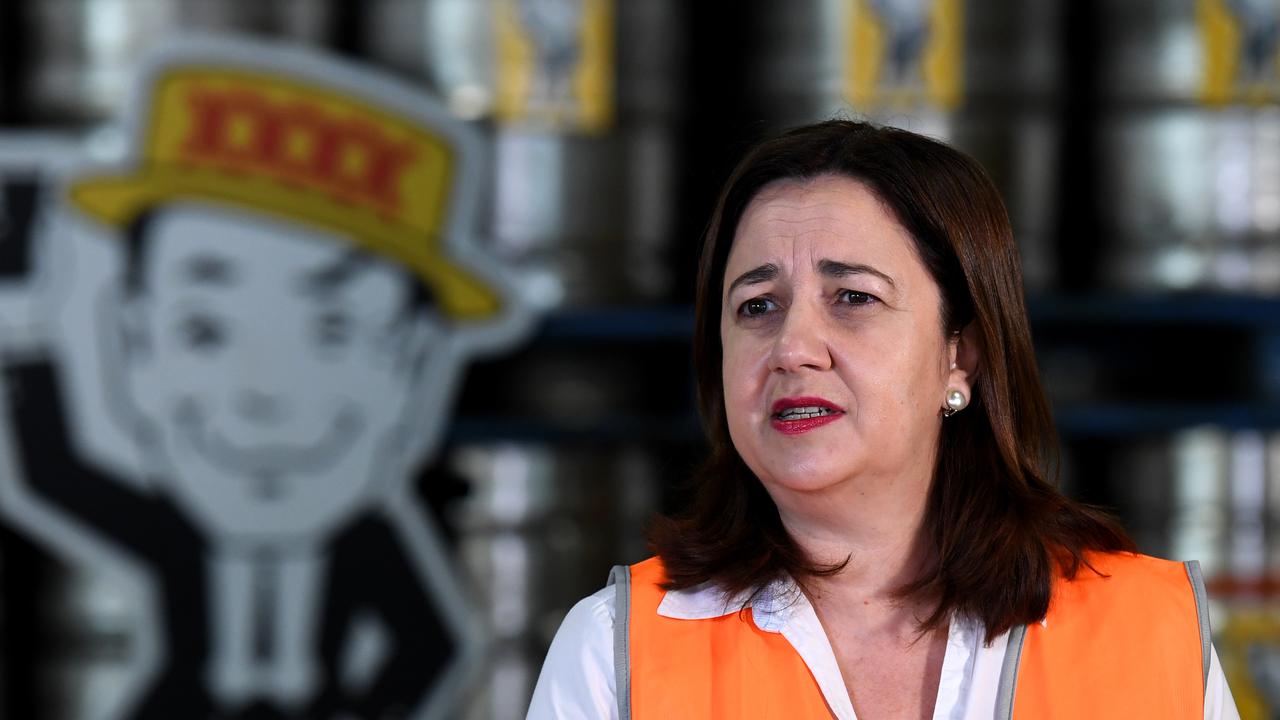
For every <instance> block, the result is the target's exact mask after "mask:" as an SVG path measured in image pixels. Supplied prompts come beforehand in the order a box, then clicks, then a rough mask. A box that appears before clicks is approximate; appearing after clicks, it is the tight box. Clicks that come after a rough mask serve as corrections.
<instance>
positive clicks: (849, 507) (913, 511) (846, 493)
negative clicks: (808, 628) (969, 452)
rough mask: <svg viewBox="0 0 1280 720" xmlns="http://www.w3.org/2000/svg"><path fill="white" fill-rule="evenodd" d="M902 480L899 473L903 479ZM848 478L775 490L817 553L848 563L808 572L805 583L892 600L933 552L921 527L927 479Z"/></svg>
mask: <svg viewBox="0 0 1280 720" xmlns="http://www.w3.org/2000/svg"><path fill="white" fill-rule="evenodd" d="M899 482H900V481H899ZM893 485H894V483H893V482H880V481H866V480H863V481H858V480H850V481H848V482H846V483H842V484H840V485H837V486H833V487H830V488H826V489H824V490H821V491H817V492H806V493H789V494H787V495H786V496H785V497H775V498H774V501H775V502H776V503H777V505H778V512H779V515H780V517H781V519H782V524H783V527H785V528H786V530H787V533H788V534H789V535H790V536H791V538H792V540H794V541H795V543H796V544H797V545H798V546H799V547H800V549H801V550H803V551H804V553H805V555H806V556H807V557H808V558H809V559H810V560H812V561H814V562H817V563H820V564H824V565H834V564H839V563H842V562H844V561H845V559H846V558H848V560H849V561H848V563H847V564H846V565H845V567H844V568H843V569H842V570H841V571H840V572H838V573H836V574H834V575H830V576H826V577H814V578H808V579H806V580H805V586H806V589H807V590H808V591H810V592H816V593H821V594H835V595H838V596H841V597H845V598H850V599H853V598H856V599H859V600H863V601H866V600H892V599H896V597H897V590H898V589H900V588H901V587H902V586H903V585H905V584H907V583H909V582H911V581H912V580H915V579H916V578H918V577H919V576H920V574H921V573H922V572H923V571H924V570H925V569H926V568H927V567H929V565H931V564H932V563H933V562H934V561H935V560H936V558H935V557H934V550H933V548H932V544H931V542H930V541H929V538H928V535H927V532H926V529H925V527H924V515H925V511H926V507H927V501H928V488H929V483H928V482H927V481H924V482H914V483H910V485H909V488H910V489H907V488H904V487H901V486H899V487H893Z"/></svg>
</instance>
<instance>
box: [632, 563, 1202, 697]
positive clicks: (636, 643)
mask: <svg viewBox="0 0 1280 720" xmlns="http://www.w3.org/2000/svg"><path fill="white" fill-rule="evenodd" d="M1088 559H1089V562H1090V564H1091V565H1092V566H1093V568H1094V569H1096V571H1097V572H1095V571H1094V570H1091V569H1089V567H1087V566H1084V567H1081V569H1080V572H1079V573H1078V574H1077V576H1076V577H1075V579H1073V580H1069V581H1068V580H1065V579H1062V578H1058V579H1057V580H1056V581H1055V583H1054V589H1053V599H1052V601H1051V602H1050V606H1049V613H1048V615H1047V617H1046V618H1045V622H1044V623H1043V624H1041V623H1032V624H1031V625H1027V626H1019V627H1015V628H1014V629H1013V630H1011V631H1010V633H1009V644H1008V649H1007V650H1006V652H1005V660H1004V665H1003V667H1002V671H1001V677H1000V688H999V692H998V695H997V707H996V717H997V718H1002V719H1004V718H1012V717H1016V718H1019V720H1021V719H1023V718H1028V719H1032V718H1034V719H1035V720H1046V719H1048V720H1052V719H1054V718H1063V719H1066V718H1070V719H1072V720H1075V719H1077V718H1090V719H1091V720H1092V719H1096V718H1126V719H1129V718H1161V720H1179V719H1183V718H1185V719H1186V720H1191V719H1192V718H1202V717H1203V716H1204V689H1205V682H1206V680H1207V677H1208V671H1209V653H1210V645H1209V642H1210V641H1209V619H1208V612H1207V610H1208V608H1207V598H1206V595H1205V592H1204V583H1203V581H1202V580H1201V578H1200V569H1199V566H1198V565H1197V564H1196V563H1194V562H1190V563H1175V562H1169V561H1166V560H1158V559H1155V558H1151V557H1146V556H1143V555H1133V554H1129V553H1116V554H1097V553H1095V554H1090V555H1088ZM664 580H665V575H664V573H663V568H662V563H661V561H660V560H659V559H658V558H650V559H648V560H645V561H644V562H641V563H638V564H636V565H633V566H631V567H630V568H627V567H624V566H619V567H616V568H614V571H613V573H612V574H611V576H610V582H611V583H613V584H615V585H616V586H617V591H616V592H617V612H616V620H615V623H614V664H615V669H616V671H617V693H618V709H619V714H620V716H621V718H622V720H659V719H661V720H667V719H668V718H775V717H776V718H795V719H796V720H802V719H805V718H830V717H831V711H830V709H829V708H828V707H827V703H826V700H825V699H824V698H823V696H822V691H821V690H820V689H819V688H818V683H817V681H816V680H815V679H814V677H813V674H812V673H811V672H810V671H809V668H808V666H806V665H805V663H804V661H803V660H802V659H801V658H800V654H799V653H797V652H796V651H795V649H794V648H793V647H792V646H791V644H790V643H789V642H788V641H787V639H786V638H785V637H783V636H782V634H781V633H775V632H766V631H764V630H761V629H760V628H758V627H756V624H755V622H754V620H753V619H752V614H751V613H750V612H746V613H737V612H729V613H728V614H726V615H723V616H721V617H716V618H709V619H701V620H684V619H678V618H668V617H663V616H661V615H658V605H659V604H660V603H661V602H662V598H663V596H664V595H665V592H664V591H663V590H662V589H661V588H660V587H659V584H660V583H662V582H663V581H664Z"/></svg>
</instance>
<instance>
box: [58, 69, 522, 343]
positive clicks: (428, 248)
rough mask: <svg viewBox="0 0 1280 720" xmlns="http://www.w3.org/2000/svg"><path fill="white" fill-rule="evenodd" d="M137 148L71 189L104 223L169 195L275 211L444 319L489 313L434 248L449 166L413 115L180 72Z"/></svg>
mask: <svg viewBox="0 0 1280 720" xmlns="http://www.w3.org/2000/svg"><path fill="white" fill-rule="evenodd" d="M143 144H144V146H143V150H142V157H141V162H140V163H139V166H138V167H137V168H136V169H134V170H133V171H131V172H126V173H123V174H114V175H107V176H95V177H89V178H85V179H80V180H77V181H76V182H75V183H73V185H72V186H71V189H70V192H71V198H72V200H73V202H75V204H76V205H78V206H79V207H80V208H81V209H82V210H84V211H85V212H86V213H88V214H89V215H91V216H94V217H96V218H98V219H99V220H102V221H103V222H106V223H108V224H111V225H116V226H122V225H126V224H128V223H129V222H130V221H132V220H133V219H134V218H136V217H137V216H138V215H139V214H140V213H142V212H143V211H145V210H147V209H148V208H150V207H153V206H155V205H157V204H160V203H163V202H166V201H170V200H173V199H179V198H197V199H202V200H207V201H213V202H221V203H225V204H230V205H234V206H237V207H245V208H249V209H255V210H259V211H263V212H269V213H273V214H276V215H280V216H283V217H285V218H288V219H291V220H295V221H299V222H304V223H310V224H313V225H316V226H319V227H322V228H326V229H331V230H336V231H339V232H340V233H342V234H343V236H345V237H348V238H350V239H351V241H352V242H354V243H356V244H358V245H359V246H361V247H363V248H364V249H366V250H369V251H370V252H375V253H378V254H380V255H382V256H385V257H388V258H390V259H392V260H395V261H397V262H399V263H401V264H402V265H404V266H405V267H406V268H408V269H409V270H410V271H411V272H413V273H414V274H415V275H417V276H418V277H419V278H421V279H422V280H423V281H424V282H425V283H426V285H427V287H429V288H431V289H432V291H433V292H434V293H435V295H436V296H437V299H438V300H439V301H440V304H441V306H442V308H443V309H444V310H445V311H446V312H447V313H448V314H450V315H452V316H453V317H456V318H478V317H484V316H489V315H492V314H494V313H496V312H497V311H498V307H499V303H498V298H497V296H496V294H495V293H494V292H493V291H492V290H491V289H490V288H488V287H487V286H486V284H485V283H484V282H483V281H481V280H480V279H479V278H476V277H473V276H472V275H471V274H470V273H468V272H466V271H465V270H464V269H463V268H462V267H460V266H458V265H456V264H455V263H452V262H451V261H450V260H449V259H448V257H447V256H446V254H445V252H444V249H443V248H442V243H441V239H442V234H443V231H444V226H445V221H446V217H445V213H446V208H447V207H448V202H449V196H450V193H451V191H452V189H453V177H454V174H455V167H454V163H455V159H454V156H453V152H452V150H451V148H450V147H449V145H448V143H447V142H446V141H445V140H444V139H443V138H441V137H438V136H436V135H435V134H433V133H432V132H431V131H430V130H429V129H428V128H426V127H425V126H423V125H421V124H419V123H415V122H414V121H413V120H412V119H411V118H408V117H400V116H398V115H397V114H395V113H394V112H393V111H390V110H388V109H385V108H380V107H376V106H374V105H371V104H369V103H367V102H365V101H362V100H360V99H359V98H355V97H351V96H348V95H342V94H338V93H335V92H333V91H332V90H329V89H326V88H323V87H320V86H318V85H314V84H310V83H304V82H300V81H298V80H295V79H292V78H289V77H287V76H283V75H273V74H265V73H253V72H248V71H243V70H233V69H228V68H216V67H199V66H187V67H177V68H173V69H171V70H169V71H168V72H166V73H165V74H164V75H162V76H161V77H160V78H158V79H157V80H156V83H155V87H154V90H153V94H152V95H151V102H150V111H149V114H148V115H147V120H146V123H145V129H144V138H143Z"/></svg>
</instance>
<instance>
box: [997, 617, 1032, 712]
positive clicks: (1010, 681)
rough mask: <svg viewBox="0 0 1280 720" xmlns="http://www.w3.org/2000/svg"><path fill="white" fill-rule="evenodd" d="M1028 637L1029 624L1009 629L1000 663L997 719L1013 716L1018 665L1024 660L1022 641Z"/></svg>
mask: <svg viewBox="0 0 1280 720" xmlns="http://www.w3.org/2000/svg"><path fill="white" fill-rule="evenodd" d="M1026 639H1027V626H1026V625H1018V626H1016V627H1013V628H1010V629H1009V644H1008V646H1006V647H1005V649H1004V663H1002V664H1001V665H1000V685H999V686H998V689H997V690H996V720H1009V718H1012V717H1013V693H1014V691H1015V690H1017V689H1018V665H1019V664H1021V662H1022V643H1023V641H1025V640H1026Z"/></svg>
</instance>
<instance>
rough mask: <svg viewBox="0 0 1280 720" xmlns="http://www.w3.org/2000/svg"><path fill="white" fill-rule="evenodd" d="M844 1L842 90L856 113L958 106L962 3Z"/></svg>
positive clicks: (952, 0)
mask: <svg viewBox="0 0 1280 720" xmlns="http://www.w3.org/2000/svg"><path fill="white" fill-rule="evenodd" d="M845 1H846V7H847V9H848V22H847V24H846V26H845V34H844V37H845V53H844V88H845V98H846V100H848V102H849V103H850V104H851V105H852V106H853V108H854V109H855V110H859V111H866V110H877V109H886V108H888V109H892V108H901V107H918V106H921V105H924V106H931V107H934V108H937V109H940V110H954V109H955V108H957V107H958V106H959V105H960V103H961V101H962V100H963V95H964V12H963V7H962V6H961V0H931V1H928V0H915V1H910V2H903V1H902V0H845Z"/></svg>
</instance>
